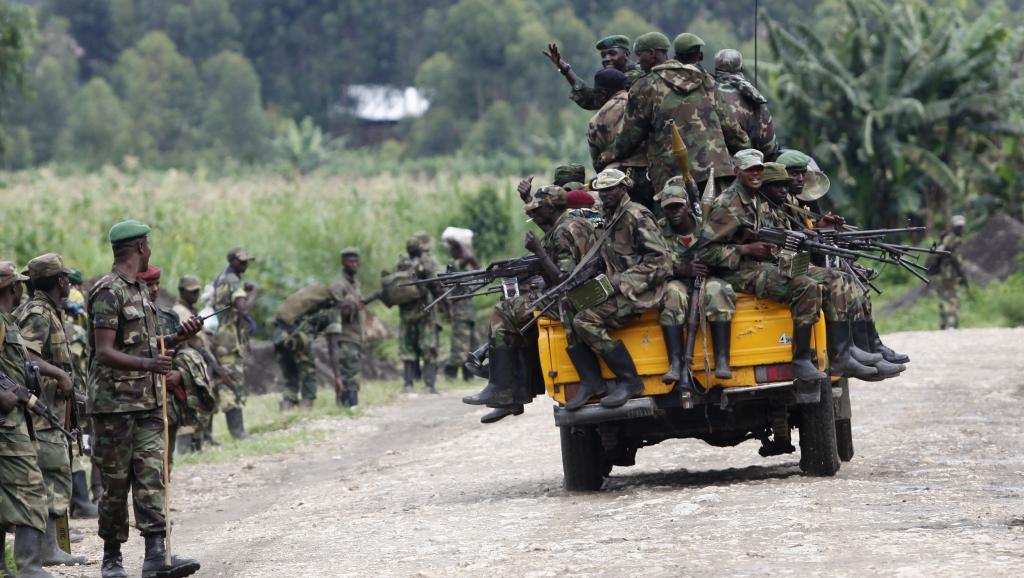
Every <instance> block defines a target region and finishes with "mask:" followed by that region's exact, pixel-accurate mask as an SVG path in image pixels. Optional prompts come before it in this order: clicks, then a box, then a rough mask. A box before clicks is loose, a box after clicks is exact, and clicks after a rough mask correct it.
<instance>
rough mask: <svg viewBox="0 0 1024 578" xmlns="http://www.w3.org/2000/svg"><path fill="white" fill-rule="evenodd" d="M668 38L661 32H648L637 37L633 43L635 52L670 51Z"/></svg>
mask: <svg viewBox="0 0 1024 578" xmlns="http://www.w3.org/2000/svg"><path fill="white" fill-rule="evenodd" d="M668 46H669V44H668V36H665V35H664V34H662V33H661V32H648V33H647V34H641V35H640V36H637V38H636V42H634V43H633V52H640V51H641V50H668Z"/></svg>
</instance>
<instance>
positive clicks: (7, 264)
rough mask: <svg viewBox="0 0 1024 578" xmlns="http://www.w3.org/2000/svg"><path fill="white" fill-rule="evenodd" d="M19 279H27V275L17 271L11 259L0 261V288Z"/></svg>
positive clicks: (8, 285)
mask: <svg viewBox="0 0 1024 578" xmlns="http://www.w3.org/2000/svg"><path fill="white" fill-rule="evenodd" d="M19 281H28V277H26V276H24V275H22V274H21V273H19V272H18V266H17V265H15V264H14V262H13V261H0V289H3V288H4V287H10V286H11V285H13V284H15V283H17V282H19Z"/></svg>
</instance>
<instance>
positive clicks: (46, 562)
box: [42, 516, 88, 566]
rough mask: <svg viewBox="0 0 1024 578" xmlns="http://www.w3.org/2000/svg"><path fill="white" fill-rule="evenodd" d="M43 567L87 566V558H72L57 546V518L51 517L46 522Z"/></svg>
mask: <svg viewBox="0 0 1024 578" xmlns="http://www.w3.org/2000/svg"><path fill="white" fill-rule="evenodd" d="M42 560H43V566H74V565H75V564H85V563H86V562H87V561H88V559H87V558H86V557H85V556H72V555H71V554H68V553H67V552H65V551H64V550H61V549H60V546H58V545H57V518H54V517H53V516H50V518H49V519H47V521H46V535H45V536H43V548H42Z"/></svg>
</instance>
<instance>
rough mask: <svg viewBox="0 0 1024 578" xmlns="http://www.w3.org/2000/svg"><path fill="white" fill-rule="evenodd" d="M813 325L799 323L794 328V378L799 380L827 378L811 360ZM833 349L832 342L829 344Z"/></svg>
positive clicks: (792, 364) (792, 365)
mask: <svg viewBox="0 0 1024 578" xmlns="http://www.w3.org/2000/svg"><path fill="white" fill-rule="evenodd" d="M813 332H814V326H813V325H799V326H796V327H794V328H793V363H791V364H790V366H791V367H792V369H793V379H794V380H798V381H816V380H819V379H825V377H826V376H825V374H824V373H823V372H821V371H818V368H817V367H816V366H815V365H814V362H813V361H811V335H812V334H813ZM829 347H830V349H829V351H831V343H830V344H829Z"/></svg>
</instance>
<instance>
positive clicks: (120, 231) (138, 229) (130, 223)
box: [110, 219, 150, 245]
mask: <svg viewBox="0 0 1024 578" xmlns="http://www.w3.org/2000/svg"><path fill="white" fill-rule="evenodd" d="M149 230H150V229H149V225H147V224H145V223H143V222H142V221H136V220H135V219H128V220H127V221H121V222H120V223H118V224H116V225H114V226H113V227H111V228H110V244H111V245H113V244H115V243H121V242H123V241H131V240H132V239H138V238H139V237H145V236H146V235H148V234H149Z"/></svg>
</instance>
